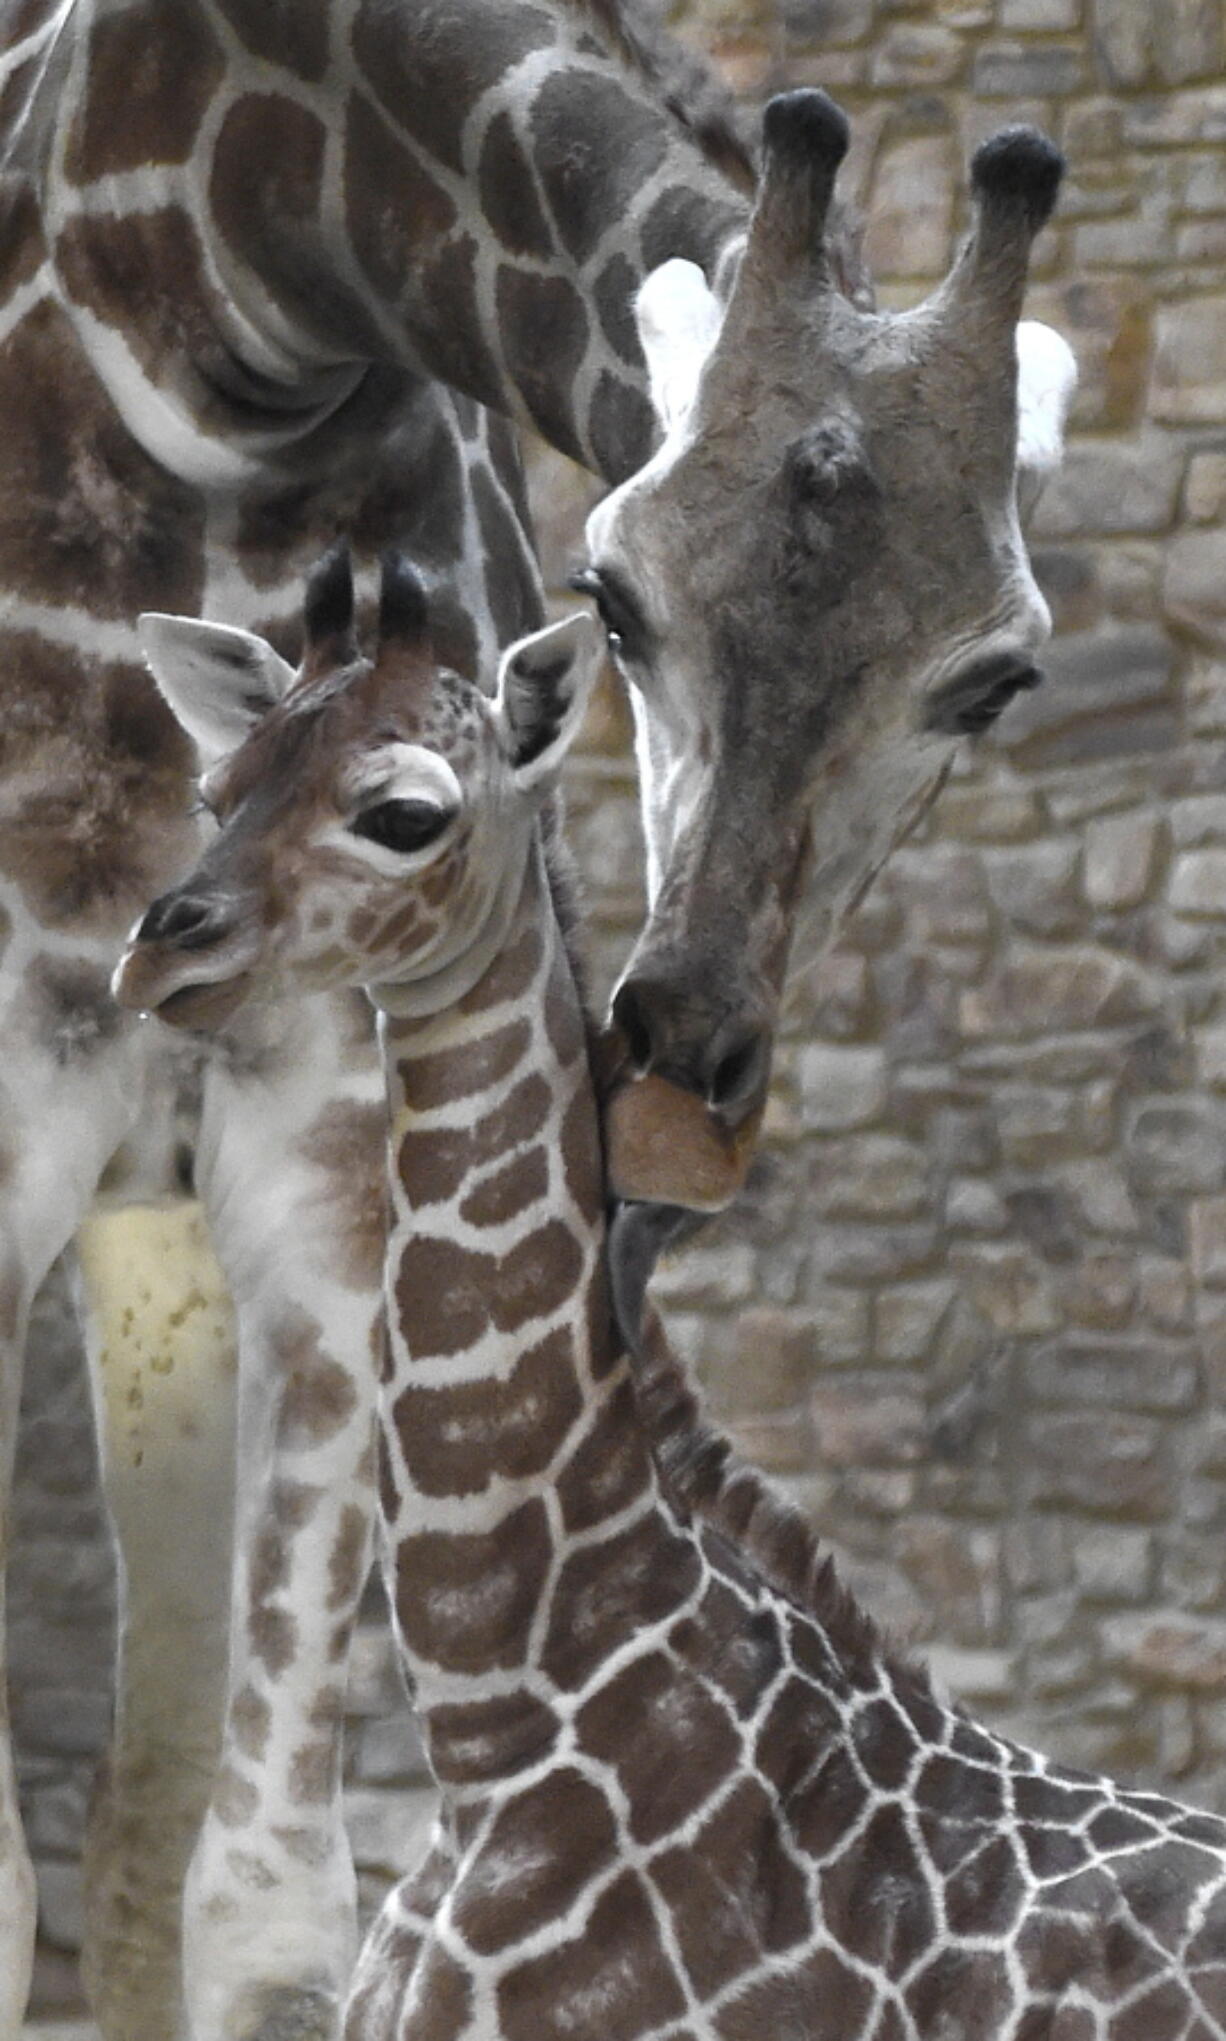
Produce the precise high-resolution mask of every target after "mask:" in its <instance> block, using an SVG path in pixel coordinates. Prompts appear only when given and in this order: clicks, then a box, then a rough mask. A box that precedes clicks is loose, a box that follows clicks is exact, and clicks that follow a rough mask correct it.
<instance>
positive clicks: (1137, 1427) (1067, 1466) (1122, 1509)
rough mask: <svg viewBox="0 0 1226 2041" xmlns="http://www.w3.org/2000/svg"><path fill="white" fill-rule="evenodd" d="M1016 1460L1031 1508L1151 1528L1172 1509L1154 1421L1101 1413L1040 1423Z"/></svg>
mask: <svg viewBox="0 0 1226 2041" xmlns="http://www.w3.org/2000/svg"><path fill="white" fill-rule="evenodd" d="M1017 1458H1018V1465H1019V1467H1020V1469H1021V1474H1022V1484H1023V1487H1024V1489H1025V1491H1026V1493H1027V1494H1028V1496H1029V1498H1030V1501H1031V1503H1032V1504H1046V1505H1054V1506H1056V1507H1061V1508H1068V1509H1075V1510H1079V1511H1082V1512H1084V1513H1085V1514H1086V1515H1088V1516H1102V1515H1107V1516H1112V1517H1122V1518H1124V1519H1125V1520H1126V1521H1131V1522H1137V1523H1153V1522H1157V1521H1160V1520H1161V1519H1162V1518H1163V1517H1165V1516H1166V1515H1167V1513H1168V1512H1169V1510H1170V1509H1171V1507H1172V1504H1173V1502H1174V1498H1175V1489H1174V1483H1173V1481H1172V1479H1171V1474H1170V1469H1169V1467H1168V1465H1167V1462H1166V1457H1165V1454H1164V1451H1163V1442H1162V1429H1161V1427H1160V1425H1159V1424H1158V1423H1157V1422H1156V1421H1155V1420H1154V1419H1153V1418H1148V1417H1133V1416H1130V1415H1128V1414H1126V1413H1124V1412H1122V1411H1103V1410H1095V1411H1093V1412H1090V1411H1069V1412H1066V1413H1060V1414H1059V1415H1057V1414H1054V1413H1053V1414H1050V1415H1043V1416H1035V1417H1032V1418H1031V1419H1030V1421H1029V1423H1028V1424H1027V1426H1026V1436H1025V1438H1024V1440H1022V1441H1020V1442H1019V1444H1018V1447H1017Z"/></svg>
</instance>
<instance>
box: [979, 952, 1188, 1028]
mask: <svg viewBox="0 0 1226 2041" xmlns="http://www.w3.org/2000/svg"><path fill="white" fill-rule="evenodd" d="M1154 996H1155V994H1154V991H1153V989H1152V988H1151V986H1150V985H1149V983H1148V981H1147V980H1146V978H1145V977H1144V976H1143V975H1142V973H1141V972H1140V971H1138V970H1137V968H1136V967H1135V966H1134V965H1132V964H1130V963H1129V962H1128V961H1127V959H1125V958H1123V957H1119V956H1113V955H1111V954H1110V953H1109V952H1107V951H1106V950H1099V949H1091V948H1089V947H1086V946H1073V945H1070V946H1069V947H1067V948H1065V947H1061V948H1059V949H1054V948H1053V949H1050V950H1047V949H1044V950H1033V951H1031V950H1024V949H1021V948H1020V946H1019V948H1018V949H1017V950H1016V951H1015V952H1012V953H1011V954H1010V956H1009V958H1008V959H1007V960H1006V961H1005V962H1003V963H1001V964H1000V965H998V966H997V967H996V969H995V970H994V971H993V972H992V973H991V975H990V976H989V977H988V978H987V979H986V980H985V982H984V983H983V985H981V986H975V987H973V988H972V989H971V990H970V991H967V992H964V993H963V994H962V997H961V999H960V1001H959V1004H958V1017H959V1020H960V1023H961V1026H962V1029H963V1032H964V1033H965V1034H966V1035H968V1036H970V1037H971V1038H972V1039H979V1038H981V1037H984V1036H993V1037H995V1038H996V1039H998V1040H1001V1041H1013V1042H1020V1041H1026V1040H1028V1039H1031V1038H1033V1037H1035V1036H1039V1035H1049V1034H1061V1033H1064V1032H1072V1031H1076V1030H1077V1029H1079V1028H1108V1027H1115V1026H1119V1025H1123V1024H1126V1023H1128V1022H1130V1021H1139V1020H1144V1019H1147V1018H1148V1017H1149V1015H1150V1014H1151V1013H1152V1010H1153V999H1154Z"/></svg>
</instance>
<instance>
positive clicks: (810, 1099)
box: [796, 1042, 887, 1133]
mask: <svg viewBox="0 0 1226 2041" xmlns="http://www.w3.org/2000/svg"><path fill="white" fill-rule="evenodd" d="M796 1075H797V1080H798V1083H799V1086H800V1098H801V1111H802V1113H803V1116H804V1121H805V1124H806V1126H808V1127H811V1128H812V1129H813V1130H814V1131H815V1132H818V1133H826V1132H830V1133H835V1132H840V1131H842V1130H843V1129H844V1128H847V1127H857V1126H863V1125H865V1124H866V1123H867V1122H868V1121H870V1120H875V1119H876V1118H877V1117H878V1116H879V1114H880V1113H881V1111H882V1109H883V1107H884V1105H885V1101H886V1092H887V1070H886V1060H885V1052H884V1051H883V1050H881V1049H876V1048H873V1049H844V1048H835V1047H833V1046H831V1045H829V1044H827V1043H820V1042H814V1043H811V1044H809V1045H808V1046H807V1047H805V1048H804V1049H802V1050H801V1051H800V1052H799V1054H798V1056H797V1058H796Z"/></svg>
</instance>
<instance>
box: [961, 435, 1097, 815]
mask: <svg viewBox="0 0 1226 2041" xmlns="http://www.w3.org/2000/svg"><path fill="white" fill-rule="evenodd" d="M1056 479H1057V477H1056V476H1053V477H1051V479H1050V481H1049V482H1048V485H1047V486H1048V488H1051V487H1052V486H1053V485H1054V483H1055V481H1056ZM1045 495H1046V490H1045V491H1044V492H1043V495H1042V496H1040V498H1039V503H1040V506H1041V505H1042V503H1043V500H1044V497H1045ZM1030 565H1031V567H1032V569H1033V571H1034V577H1035V580H1036V581H1037V582H1038V584H1039V587H1040V588H1041V590H1042V592H1043V599H1044V601H1045V602H1046V604H1047V607H1048V608H1049V609H1050V611H1051V618H1052V629H1053V630H1054V631H1056V632H1058V633H1060V634H1061V635H1063V634H1066V633H1068V632H1070V631H1092V630H1093V629H1094V627H1095V625H1096V624H1098V623H1100V622H1101V621H1102V616H1103V609H1104V594H1103V584H1102V577H1101V575H1100V574H1099V571H1098V562H1097V560H1096V558H1095V556H1094V554H1093V553H1092V552H1090V551H1088V550H1085V549H1081V548H1076V547H1072V546H1051V545H1037V546H1032V547H1031V549H1030ZM942 806H944V804H942Z"/></svg>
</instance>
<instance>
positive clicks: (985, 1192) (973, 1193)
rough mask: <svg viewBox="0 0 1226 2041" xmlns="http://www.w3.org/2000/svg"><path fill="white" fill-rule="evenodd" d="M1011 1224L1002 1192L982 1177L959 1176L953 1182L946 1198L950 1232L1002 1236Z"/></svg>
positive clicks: (946, 1218) (951, 1181)
mask: <svg viewBox="0 0 1226 2041" xmlns="http://www.w3.org/2000/svg"><path fill="white" fill-rule="evenodd" d="M1008 1223H1009V1215H1008V1213H1007V1212H1006V1210H1005V1206H1004V1201H1003V1199H1002V1198H1001V1195H1000V1192H999V1191H998V1190H997V1189H996V1188H995V1186H994V1185H992V1184H990V1183H984V1181H983V1179H982V1178H981V1177H975V1176H958V1177H953V1178H952V1179H951V1180H950V1185H949V1190H948V1192H947V1193H946V1198H945V1224H946V1226H947V1227H948V1228H949V1230H950V1231H951V1232H962V1233H981V1234H986V1235H992V1234H997V1233H1003V1232H1004V1230H1005V1228H1006V1226H1007V1225H1008Z"/></svg>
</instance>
